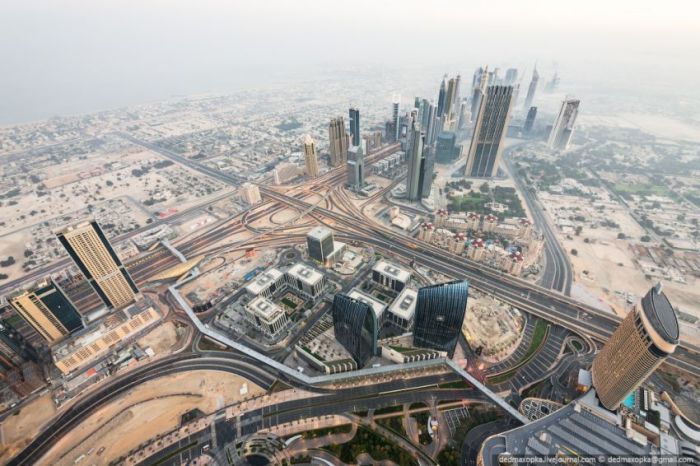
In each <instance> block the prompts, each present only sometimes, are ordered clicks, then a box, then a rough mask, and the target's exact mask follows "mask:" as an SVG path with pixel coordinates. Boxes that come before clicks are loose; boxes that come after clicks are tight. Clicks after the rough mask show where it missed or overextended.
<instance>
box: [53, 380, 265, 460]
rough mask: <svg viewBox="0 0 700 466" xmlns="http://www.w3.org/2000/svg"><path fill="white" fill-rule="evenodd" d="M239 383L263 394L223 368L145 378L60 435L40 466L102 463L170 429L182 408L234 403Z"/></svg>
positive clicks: (213, 408)
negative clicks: (81, 456)
mask: <svg viewBox="0 0 700 466" xmlns="http://www.w3.org/2000/svg"><path fill="white" fill-rule="evenodd" d="M244 383H245V384H247V385H248V395H247V396H255V395H258V394H261V393H263V389H261V388H260V387H258V386H257V385H255V384H253V383H251V382H249V381H248V380H246V379H244V378H242V377H239V376H237V375H234V374H229V373H225V372H214V371H192V372H187V373H182V374H174V375H170V376H166V377H162V378H159V379H156V380H151V381H149V382H146V383H144V384H142V385H140V386H138V387H136V388H134V389H132V390H131V391H129V392H128V393H127V394H125V395H123V396H121V397H119V398H118V399H117V400H116V401H113V402H111V403H109V404H108V405H106V406H104V407H102V408H100V409H99V410H98V411H97V412H95V413H94V414H93V415H92V416H90V417H89V418H87V419H86V420H85V421H83V422H82V423H81V424H80V425H79V426H78V427H77V428H75V429H74V430H73V431H72V432H71V433H70V434H69V435H67V436H65V437H64V438H63V439H61V441H60V442H59V443H58V444H56V445H55V446H54V447H53V448H52V449H51V450H50V451H49V452H48V454H47V455H45V456H44V457H43V458H42V459H41V461H40V464H46V465H52V466H53V465H55V466H60V465H72V464H74V461H75V459H76V458H77V457H79V456H80V455H83V454H84V455H86V457H85V458H84V459H83V461H84V462H85V464H93V463H95V464H107V463H109V462H110V461H111V460H113V459H115V458H118V457H120V456H122V455H124V454H125V453H127V452H128V451H129V450H131V449H133V448H134V447H136V446H138V445H139V444H141V443H143V442H144V441H146V440H147V439H149V438H151V437H154V436H155V435H156V434H159V433H164V432H167V431H170V430H172V429H174V428H175V427H177V426H178V425H179V424H180V418H181V416H182V415H183V414H184V413H185V412H187V411H190V410H192V409H195V408H198V409H200V410H202V411H203V412H205V413H211V412H213V411H216V410H217V409H219V408H221V407H223V406H225V405H228V404H231V403H234V402H236V401H239V400H240V399H241V396H240V394H239V390H240V388H241V386H242V385H243V384H244ZM103 447H104V451H103V452H102V454H101V455H100V456H97V452H98V451H100V449H101V448H103ZM88 452H90V454H88Z"/></svg>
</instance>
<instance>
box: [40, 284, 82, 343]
mask: <svg viewBox="0 0 700 466" xmlns="http://www.w3.org/2000/svg"><path fill="white" fill-rule="evenodd" d="M34 294H35V295H36V297H37V298H39V299H40V300H41V302H42V303H44V306H46V307H47V308H48V309H49V311H51V314H53V316H54V317H55V318H56V320H58V321H59V322H60V323H61V325H63V326H64V327H65V328H66V330H68V332H70V333H73V332H75V331H76V330H80V329H81V328H83V321H82V319H81V318H80V314H78V311H77V310H76V309H75V306H73V303H72V302H71V301H70V299H68V296H66V294H65V293H64V292H63V290H62V289H61V288H60V287H59V286H58V285H56V284H55V283H54V282H53V281H51V282H49V284H48V285H47V286H45V287H43V288H39V289H37V290H35V291H34Z"/></svg>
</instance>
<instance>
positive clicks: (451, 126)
mask: <svg viewBox="0 0 700 466" xmlns="http://www.w3.org/2000/svg"><path fill="white" fill-rule="evenodd" d="M460 79H461V77H460V75H457V76H456V77H454V78H451V79H450V80H449V81H448V82H447V92H446V94H445V108H444V110H443V115H442V117H443V119H442V123H443V124H442V129H443V130H445V131H454V130H456V129H457V122H458V120H459V115H460V112H461V108H460V104H461V99H460V97H459V84H460Z"/></svg>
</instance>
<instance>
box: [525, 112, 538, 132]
mask: <svg viewBox="0 0 700 466" xmlns="http://www.w3.org/2000/svg"><path fill="white" fill-rule="evenodd" d="M536 117H537V107H530V110H528V111H527V117H526V118H525V125H524V126H523V131H524V132H526V133H529V132H530V131H532V127H533V126H534V125H535V118H536Z"/></svg>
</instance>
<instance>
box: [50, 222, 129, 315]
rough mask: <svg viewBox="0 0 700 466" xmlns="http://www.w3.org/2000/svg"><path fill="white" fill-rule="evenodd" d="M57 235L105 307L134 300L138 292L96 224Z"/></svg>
mask: <svg viewBox="0 0 700 466" xmlns="http://www.w3.org/2000/svg"><path fill="white" fill-rule="evenodd" d="M57 236H58V240H59V241H60V242H61V244H62V245H63V247H64V248H66V251H68V254H69V255H70V257H71V259H73V261H74V262H75V264H76V265H77V266H78V268H79V269H80V271H81V272H82V273H83V275H84V276H85V279H86V280H87V281H88V282H89V283H90V286H92V288H93V289H94V290H95V292H96V293H97V294H98V295H99V297H100V299H102V301H103V302H104V303H105V304H106V305H107V307H109V308H120V307H124V306H126V305H127V304H130V303H132V302H133V301H134V299H135V296H136V294H138V292H139V290H138V288H136V284H135V283H134V281H133V280H132V279H131V276H130V275H129V273H128V272H127V271H126V268H125V267H124V264H122V262H121V260H119V257H118V256H117V253H116V252H114V249H113V248H112V245H111V244H109V241H107V237H106V236H105V234H104V232H103V231H102V228H100V226H99V225H98V224H97V222H96V221H94V220H93V221H91V222H85V223H81V224H78V225H75V226H71V227H68V228H66V229H64V230H62V231H59V232H58V233H57Z"/></svg>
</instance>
